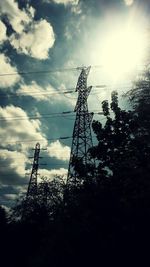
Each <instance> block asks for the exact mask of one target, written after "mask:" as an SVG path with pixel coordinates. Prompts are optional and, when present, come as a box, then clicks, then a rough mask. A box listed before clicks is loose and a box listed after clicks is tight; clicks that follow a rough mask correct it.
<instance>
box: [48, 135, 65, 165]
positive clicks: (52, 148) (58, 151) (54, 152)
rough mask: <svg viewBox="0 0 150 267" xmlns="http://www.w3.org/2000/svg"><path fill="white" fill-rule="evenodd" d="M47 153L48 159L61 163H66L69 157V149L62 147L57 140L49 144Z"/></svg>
mask: <svg viewBox="0 0 150 267" xmlns="http://www.w3.org/2000/svg"><path fill="white" fill-rule="evenodd" d="M47 152H48V154H49V156H50V157H54V158H56V159H59V160H62V161H68V160H69V157H70V147H68V146H64V145H62V144H61V143H60V141H59V140H57V141H55V142H53V143H51V144H50V145H49V146H48V148H47Z"/></svg>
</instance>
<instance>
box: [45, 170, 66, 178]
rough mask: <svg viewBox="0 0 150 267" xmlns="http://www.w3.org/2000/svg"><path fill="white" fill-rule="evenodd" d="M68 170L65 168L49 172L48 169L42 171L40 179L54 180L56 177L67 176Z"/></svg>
mask: <svg viewBox="0 0 150 267" xmlns="http://www.w3.org/2000/svg"><path fill="white" fill-rule="evenodd" d="M67 172H68V170H67V169H64V168H60V169H53V170H47V169H41V170H40V177H42V176H45V177H47V178H48V179H50V180H53V179H54V177H55V176H57V175H58V176H66V175H67Z"/></svg>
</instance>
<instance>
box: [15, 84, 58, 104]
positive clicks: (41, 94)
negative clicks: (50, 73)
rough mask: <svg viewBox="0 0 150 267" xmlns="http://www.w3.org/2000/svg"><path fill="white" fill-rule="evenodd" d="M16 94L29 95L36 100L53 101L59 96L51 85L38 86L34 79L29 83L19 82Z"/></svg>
mask: <svg viewBox="0 0 150 267" xmlns="http://www.w3.org/2000/svg"><path fill="white" fill-rule="evenodd" d="M17 94H18V95H24V96H31V97H32V98H35V99H36V100H37V101H46V100H49V101H51V102H53V101H54V100H55V98H56V97H58V96H59V95H58V94H57V92H56V90H55V89H54V88H53V87H52V86H47V87H45V88H43V87H41V86H39V85H38V84H37V83H36V82H35V81H32V82H31V84H29V85H26V84H21V85H20V88H19V90H18V91H17Z"/></svg>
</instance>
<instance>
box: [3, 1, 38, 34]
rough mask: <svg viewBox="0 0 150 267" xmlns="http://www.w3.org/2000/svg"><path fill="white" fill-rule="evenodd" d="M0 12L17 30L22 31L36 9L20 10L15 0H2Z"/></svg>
mask: <svg viewBox="0 0 150 267" xmlns="http://www.w3.org/2000/svg"><path fill="white" fill-rule="evenodd" d="M0 14H1V15H5V16H6V17H7V18H8V20H9V23H10V24H11V26H12V28H13V29H14V31H15V32H17V33H21V32H22V31H23V30H24V28H25V26H27V25H28V24H29V23H30V22H31V21H32V17H33V15H34V9H33V8H32V7H28V9H27V10H25V9H23V10H20V9H19V7H18V3H17V2H16V1H15V0H5V1H0Z"/></svg>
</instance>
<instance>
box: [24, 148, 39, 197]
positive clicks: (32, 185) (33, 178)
mask: <svg viewBox="0 0 150 267" xmlns="http://www.w3.org/2000/svg"><path fill="white" fill-rule="evenodd" d="M34 150H35V151H34V157H33V165H32V171H31V175H30V181H29V185H28V190H27V195H26V197H27V198H30V197H35V196H36V195H37V176H38V167H39V154H40V144H39V143H37V144H36V146H35V149H34Z"/></svg>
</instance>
